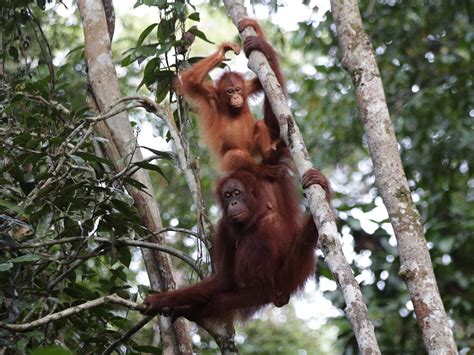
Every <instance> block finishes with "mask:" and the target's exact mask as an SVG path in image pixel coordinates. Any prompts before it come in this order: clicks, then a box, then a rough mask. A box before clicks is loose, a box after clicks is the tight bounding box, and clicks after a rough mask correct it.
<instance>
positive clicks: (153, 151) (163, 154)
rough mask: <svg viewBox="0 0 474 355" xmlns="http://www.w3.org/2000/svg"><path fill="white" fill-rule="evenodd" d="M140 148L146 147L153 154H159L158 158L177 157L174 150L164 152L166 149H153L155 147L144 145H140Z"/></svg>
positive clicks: (169, 158) (172, 158) (171, 158)
mask: <svg viewBox="0 0 474 355" xmlns="http://www.w3.org/2000/svg"><path fill="white" fill-rule="evenodd" d="M140 148H144V149H147V150H149V151H150V152H152V153H153V154H155V155H156V156H158V158H157V159H166V160H174V158H175V156H174V153H173V152H164V151H161V150H156V149H153V148H150V147H145V146H143V145H142V146H140Z"/></svg>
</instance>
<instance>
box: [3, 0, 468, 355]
mask: <svg viewBox="0 0 474 355" xmlns="http://www.w3.org/2000/svg"><path fill="white" fill-rule="evenodd" d="M125 3H127V4H125ZM317 4H319V7H318V6H316V5H317ZM0 6H1V9H0V15H1V18H0V21H1V22H0V24H1V27H0V29H1V30H0V31H1V32H0V47H1V48H0V49H1V56H0V57H1V58H0V59H1V66H0V75H1V83H0V85H1V91H0V115H1V116H0V120H1V121H0V122H1V125H0V141H1V143H2V144H1V146H0V233H1V239H0V284H1V285H2V286H1V289H0V320H1V321H8V322H12V323H15V322H20V321H21V322H27V321H32V320H34V319H36V318H39V317H41V316H44V315H47V314H49V313H53V312H55V311H57V310H60V309H63V308H67V307H70V306H72V305H75V304H79V303H83V302H85V301H87V300H91V299H95V298H97V297H100V296H104V295H108V294H112V293H117V294H119V295H120V296H122V297H124V298H128V299H131V300H137V301H140V300H141V298H142V296H143V294H144V291H145V290H147V289H148V285H149V284H148V280H147V275H146V273H145V272H144V266H143V262H142V258H141V254H140V253H139V251H138V250H137V249H136V248H132V247H124V246H123V245H120V246H118V245H114V244H113V243H112V244H110V243H109V244H104V243H102V239H101V238H108V239H110V240H116V239H120V238H124V237H126V238H131V237H137V236H138V237H140V236H144V235H145V234H146V231H145V230H144V228H143V226H142V223H141V221H140V218H138V214H137V212H136V210H135V208H134V207H133V204H132V201H131V199H130V197H129V195H128V194H127V193H125V192H124V190H123V185H124V184H136V187H138V188H139V187H140V186H139V185H138V184H137V183H136V182H134V180H133V179H132V177H131V176H130V175H129V174H128V173H127V172H125V173H122V174H116V173H113V172H112V170H111V166H112V165H111V163H110V162H109V161H108V160H107V159H106V158H104V157H103V156H101V154H100V153H99V151H100V149H99V148H98V147H100V144H101V143H102V141H103V139H104V138H102V137H98V136H93V135H87V134H86V133H87V132H88V130H89V129H92V128H93V125H92V121H90V120H87V118H90V117H93V116H95V114H94V113H93V112H91V111H90V109H89V105H88V103H87V90H88V88H87V69H86V62H85V59H84V45H83V42H84V40H83V32H82V27H81V21H80V18H79V15H78V12H77V9H76V5H75V4H74V3H73V2H71V1H62V2H61V1H47V2H46V3H45V1H44V0H43V1H40V0H38V1H29V0H20V1H15V0H13V1H11V0H0ZM291 6H293V5H291ZM296 8H298V9H299V8H301V11H300V12H298V15H297V16H296V15H295V18H297V19H298V20H295V21H289V20H288V18H289V17H291V16H289V15H288V11H289V7H288V6H285V5H284V4H283V2H281V1H274V0H272V1H263V2H259V1H252V2H251V4H249V6H248V9H249V11H250V13H251V14H252V16H254V17H256V18H258V19H259V20H260V21H261V22H262V23H263V24H264V25H265V30H266V33H267V34H268V37H269V40H270V42H271V43H272V44H273V46H274V47H275V48H276V49H277V51H278V52H279V53H280V60H281V65H282V68H283V72H284V76H285V77H286V80H287V90H288V93H289V97H290V103H291V108H292V111H293V113H294V115H295V118H296V119H297V122H298V124H299V127H300V130H301V132H302V134H303V136H304V140H305V142H306V145H307V147H308V149H309V151H310V156H311V158H312V161H313V163H314V165H315V166H316V167H318V168H321V169H322V170H323V172H324V173H325V174H326V175H327V176H328V177H329V180H330V181H331V187H332V189H333V191H334V207H335V209H336V210H337V216H338V227H339V231H340V234H341V238H342V241H343V244H344V252H345V255H346V257H347V259H348V261H349V262H350V263H351V266H352V268H353V270H354V273H355V275H357V277H356V278H357V280H358V281H359V282H360V283H361V287H362V291H363V293H364V297H365V300H366V303H367V306H368V309H369V317H370V319H371V320H372V321H373V323H374V325H375V332H376V335H377V339H378V342H379V345H380V349H381V351H382V353H396V354H399V353H404V354H405V353H422V352H423V349H424V347H423V343H422V340H421V336H420V332H419V330H418V327H417V324H416V320H415V318H414V312H413V305H412V303H411V301H410V298H409V296H408V293H407V290H406V286H405V284H404V282H403V281H402V279H401V278H400V277H399V275H398V271H399V266H400V265H399V261H398V251H397V247H396V239H395V237H394V236H393V231H392V229H391V227H390V223H389V221H388V216H387V213H386V211H385V208H384V207H383V204H382V201H381V198H380V197H379V196H378V192H377V189H376V188H375V186H374V177H373V174H372V165H371V164H372V163H371V160H370V157H369V154H368V150H367V145H366V142H365V138H364V132H363V128H362V125H361V122H360V118H359V115H358V111H357V105H356V102H355V95H354V89H353V85H352V83H351V80H350V78H349V77H348V75H347V74H346V72H345V71H344V70H343V68H342V66H341V61H340V52H339V50H338V41H337V36H336V34H335V29H334V25H333V20H332V17H331V12H330V11H328V7H327V6H326V5H325V3H318V2H309V1H303V3H302V4H300V5H298V6H297V7H296ZM360 8H361V13H362V15H363V21H364V24H365V29H366V31H367V33H368V34H369V36H370V38H371V40H372V43H373V46H374V49H375V53H376V56H377V62H378V65H379V69H380V72H381V75H382V79H383V82H384V87H385V93H386V96H387V100H388V104H389V110H390V113H391V118H392V121H393V123H394V125H395V128H396V135H397V138H398V141H399V144H400V153H401V156H402V161H403V164H404V167H405V172H406V174H407V178H408V179H409V184H410V188H411V191H412V196H413V198H414V200H415V202H416V204H417V207H418V209H419V211H420V213H421V216H422V219H423V223H424V228H425V235H426V238H427V242H428V248H429V249H430V253H431V257H432V260H433V266H434V270H435V273H436V277H437V280H438V286H439V289H440V293H441V296H442V299H443V301H444V305H445V307H446V311H447V313H448V316H449V317H450V319H451V321H452V326H453V330H454V334H455V338H456V342H457V346H458V348H459V350H460V353H463V354H464V353H468V352H469V349H471V350H472V348H473V347H474V342H473V339H474V336H473V333H474V319H473V316H472V314H473V313H474V310H473V305H474V271H473V270H474V261H473V258H472V255H473V253H474V241H473V237H474V209H473V208H472V206H473V202H474V176H473V174H472V169H473V164H474V148H473V147H474V134H473V133H474V130H473V128H474V95H473V90H472V85H473V82H472V80H473V79H472V72H473V69H474V68H473V64H472V63H473V58H472V53H473V50H474V30H473V16H474V13H473V9H472V4H471V2H470V1H468V0H462V1H435V0H433V1H426V0H416V1H406V0H367V1H365V0H364V1H361V2H360ZM115 10H116V15H117V17H116V33H115V36H114V42H113V53H114V61H115V63H116V70H117V73H118V75H119V78H120V83H121V90H122V93H123V94H124V95H135V94H136V93H137V91H138V93H139V94H141V95H146V96H149V97H152V98H156V101H157V102H159V103H167V102H170V103H172V104H175V103H176V97H175V95H174V94H173V93H172V92H170V87H171V86H170V85H171V81H172V78H173V76H174V73H175V72H176V67H177V65H178V66H184V65H186V64H185V62H194V61H196V60H197V59H198V58H199V57H202V56H205V55H208V54H209V53H211V52H212V51H213V50H214V48H215V44H216V43H220V42H223V41H239V39H238V33H237V30H236V29H235V27H234V26H233V25H232V24H231V22H230V20H229V19H228V18H227V17H226V15H225V10H224V9H223V8H222V5H221V4H220V3H218V2H216V1H211V2H210V3H209V2H196V3H194V2H192V3H189V2H181V1H177V2H168V1H165V0H138V1H137V2H136V3H135V2H134V1H127V2H124V1H116V3H115ZM293 11H294V10H293ZM298 21H299V22H298ZM193 25H195V26H197V29H196V30H194V32H193V33H194V34H195V36H196V39H195V41H194V43H193V44H192V46H191V48H190V49H189V52H188V53H187V54H186V56H181V55H177V54H176V48H177V47H179V46H182V44H183V43H182V41H180V39H181V35H182V33H183V31H184V30H185V29H189V28H191V26H193ZM175 29H176V30H175ZM180 31H181V32H180ZM210 42H212V43H210ZM229 66H230V67H231V68H234V69H236V70H239V71H246V59H245V57H244V56H243V55H240V56H239V57H237V58H236V59H234V60H233V61H231V62H230V63H229ZM261 101H262V100H261V98H260V99H259V100H255V102H254V104H255V105H254V106H255V113H256V115H257V116H258V115H261V109H260V106H261ZM175 114H177V113H176V112H175ZM130 117H131V118H132V120H133V122H132V125H133V127H134V130H135V132H136V134H137V137H138V145H140V146H141V147H142V150H143V153H144V155H145V156H146V157H149V159H148V160H147V161H146V162H142V163H140V164H135V165H134V166H130V167H129V170H128V171H130V170H131V171H133V169H138V168H141V169H148V170H149V171H150V173H151V174H152V178H153V182H154V185H155V191H156V199H157V201H158V202H159V204H160V208H161V217H162V219H163V225H164V226H165V227H169V228H171V229H173V228H174V229H175V231H172V232H169V233H168V234H167V235H166V237H165V240H166V243H167V244H168V245H170V246H173V247H174V248H176V249H178V250H180V251H181V252H183V253H184V254H186V255H189V256H191V257H193V258H194V259H196V260H197V261H198V263H201V264H203V265H206V263H208V261H209V260H208V255H207V253H206V252H205V248H204V246H203V245H202V243H200V242H199V240H197V239H196V238H194V237H193V236H192V235H186V234H182V233H179V230H180V229H183V230H189V231H193V232H194V233H196V231H197V227H196V212H195V206H193V205H192V204H191V202H190V201H191V198H190V197H189V192H188V187H187V186H186V182H185V180H184V179H183V176H182V173H181V172H180V170H179V169H177V167H176V164H175V163H174V161H173V154H171V153H169V151H170V150H171V145H170V143H169V140H170V137H169V133H168V130H167V128H166V125H165V124H164V122H163V121H161V120H159V119H157V118H156V116H153V115H151V114H149V113H147V112H146V111H145V110H142V109H134V110H132V111H131V112H130ZM185 123H186V126H187V137H186V139H187V141H188V142H189V145H190V149H191V151H192V154H193V155H194V156H199V157H200V177H201V187H202V191H203V195H204V200H205V203H206V207H207V209H208V211H209V216H210V218H211V220H212V221H213V222H215V221H216V220H217V218H218V208H217V206H216V205H215V200H214V197H213V192H212V187H213V182H214V180H215V179H216V177H217V174H216V172H215V171H214V170H213V169H212V168H211V162H209V157H208V155H207V153H206V151H205V150H204V148H203V146H202V144H200V142H199V138H198V133H197V132H198V131H197V123H196V119H195V117H194V116H193V115H190V116H189V120H187V121H186V122H185ZM81 124H82V126H80V125H81ZM84 138H85V139H84ZM75 146H77V147H80V149H77V150H74V147H75ZM145 147H147V148H149V149H147V148H145ZM69 148H70V149H69ZM59 162H60V163H59ZM52 167H53V168H52ZM48 181H49V182H48ZM45 182H48V183H45ZM177 228H179V229H177ZM79 236H80V237H81V238H78V237H79ZM66 238H76V239H75V240H72V239H70V240H67V241H66V242H64V243H62V244H54V245H47V246H45V245H42V246H41V247H37V248H33V247H29V248H27V247H21V245H23V246H25V245H26V246H28V244H30V245H31V244H32V243H44V242H45V241H48V240H59V239H61V240H66ZM172 262H173V267H174V269H175V277H176V279H177V281H178V283H179V284H181V285H184V284H186V283H188V282H195V281H196V279H197V275H196V273H194V272H192V270H191V269H190V268H189V266H188V265H186V264H185V263H183V262H182V261H180V259H178V258H173V259H172ZM342 301H343V300H342V297H341V295H340V293H339V291H338V290H336V284H335V282H334V281H332V276H331V273H330V272H329V270H328V269H327V267H326V266H325V265H324V263H323V262H322V259H320V262H319V263H318V274H317V282H316V283H310V284H309V285H308V287H307V289H306V291H305V293H304V294H303V295H302V296H301V298H300V299H299V300H293V301H292V302H291V304H290V305H289V306H287V307H285V308H281V309H270V308H269V309H267V310H265V311H263V312H262V313H261V314H259V315H258V316H257V319H256V320H252V321H251V322H249V323H248V324H246V325H243V326H240V327H238V329H237V335H236V342H237V345H238V347H239V350H240V351H241V352H242V353H268V354H272V353H282V354H306V353H307V354H312V353H321V354H339V353H342V352H344V353H346V354H351V353H355V352H357V344H356V343H355V339H354V336H353V332H352V329H351V327H350V324H349V322H348V321H347V319H346V318H345V317H344V314H343V311H342V310H343V302H342ZM140 317H141V316H140V315H139V314H138V313H137V312H132V311H130V312H126V311H124V310H123V309H122V308H120V307H116V306H112V305H105V306H102V307H97V308H93V309H90V310H88V311H86V312H83V313H80V314H78V315H74V316H71V317H68V318H64V319H62V320H60V321H58V322H54V323H50V324H49V325H47V326H44V327H41V328H38V329H36V330H33V331H30V332H27V333H15V334H12V333H10V332H8V331H6V330H0V349H5V350H4V351H5V353H15V354H16V353H18V354H20V353H29V352H31V351H35V353H36V354H41V353H51V352H48V351H51V348H50V347H51V346H57V347H59V348H61V349H62V350H59V348H57V349H56V350H57V351H59V352H58V353H69V352H70V353H76V352H86V353H95V352H100V351H101V350H102V349H104V348H106V347H107V346H108V345H109V344H110V343H113V342H114V341H115V340H116V339H117V338H119V337H120V335H121V334H123V333H124V332H125V331H126V330H128V329H129V328H130V327H131V326H132V325H133V324H135V323H136V322H137V321H138V320H139V319H140ZM192 334H193V335H192V340H193V345H194V348H195V351H196V352H197V353H214V352H216V345H215V344H214V342H213V341H212V340H211V339H210V338H209V336H208V335H207V334H206V333H205V332H203V331H201V330H199V329H198V328H197V327H193V328H192ZM150 344H152V345H153V346H150ZM160 346H161V345H160V342H159V339H158V338H157V332H156V330H154V328H153V327H152V326H151V325H148V326H147V327H145V328H144V329H143V330H142V331H140V332H138V333H137V334H136V335H134V337H133V338H132V339H131V340H129V341H128V342H127V343H126V344H124V345H122V346H121V347H120V348H119V351H120V353H140V352H153V351H155V352H156V351H157V352H159V350H160ZM41 349H43V350H41ZM0 351H2V350H0Z"/></svg>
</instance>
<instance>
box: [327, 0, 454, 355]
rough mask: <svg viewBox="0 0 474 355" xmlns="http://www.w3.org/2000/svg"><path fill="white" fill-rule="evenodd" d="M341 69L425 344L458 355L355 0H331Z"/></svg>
mask: <svg viewBox="0 0 474 355" xmlns="http://www.w3.org/2000/svg"><path fill="white" fill-rule="evenodd" d="M331 8H332V13H333V17H334V21H335V24H336V30H337V33H338V37H339V41H340V47H341V49H342V64H343V66H344V67H345V68H346V70H347V71H348V73H349V74H350V76H351V78H352V82H353V84H354V87H355V89H356V95H357V103H358V106H359V110H360V113H361V118H362V122H363V125H364V129H365V132H366V134H367V141H368V145H369V150H370V154H371V156H372V161H373V164H374V174H375V183H376V185H377V187H378V189H379V192H380V195H381V196H382V199H383V201H384V204H385V206H386V208H387V210H388V214H389V216H390V221H391V223H392V226H393V230H394V231H395V236H396V237H397V241H398V248H399V250H400V264H401V267H400V275H401V276H402V277H403V278H404V279H405V282H406V284H407V286H408V291H409V293H410V297H411V300H412V302H413V305H414V308H415V313H416V318H417V320H418V324H419V326H420V329H421V331H422V334H423V341H424V344H425V347H426V349H427V350H428V352H429V353H430V354H456V353H457V349H456V345H455V342H454V338H453V333H452V330H451V327H450V326H449V322H448V317H447V315H446V311H445V310H444V306H443V303H442V301H441V297H440V294H439V290H438V286H437V283H436V279H435V276H434V272H433V266H432V263H431V258H430V254H429V252H428V249H427V247H426V240H425V236H424V234H423V226H422V223H421V219H420V215H419V213H418V211H417V209H416V207H415V204H414V203H413V200H412V198H411V195H410V190H409V187H408V182H407V179H406V176H405V172H404V170H403V166H402V162H401V159H400V154H399V152H398V145H397V140H396V137H395V133H394V128H393V125H392V122H391V121H390V115H389V112H388V107H387V103H386V99H385V93H384V89H383V85H382V80H381V78H380V73H379V69H378V66H377V63H376V61H375V56H374V52H373V48H372V45H371V43H370V40H369V37H368V36H367V34H366V32H365V31H364V27H363V24H362V19H361V17H360V12H359V7H358V3H357V1H356V0H345V1H342V0H331Z"/></svg>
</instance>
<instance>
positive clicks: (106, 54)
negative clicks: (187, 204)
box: [79, 0, 192, 354]
mask: <svg viewBox="0 0 474 355" xmlns="http://www.w3.org/2000/svg"><path fill="white" fill-rule="evenodd" d="M79 11H80V14H81V18H82V24H83V28H84V37H85V56H86V59H87V64H88V70H89V72H88V78H89V84H90V86H91V90H92V93H93V96H94V100H95V104H96V106H97V108H98V109H99V111H101V112H103V111H105V110H106V109H107V108H108V107H109V106H111V105H112V104H113V103H114V102H116V101H117V100H118V99H119V98H120V97H121V93H120V88H119V83H118V78H117V74H116V72H115V67H114V64H113V61H112V52H111V38H110V35H109V27H108V25H109V26H110V21H109V23H108V22H107V19H106V16H105V11H104V7H103V4H102V2H101V1H87V0H80V1H79ZM98 129H99V132H100V133H102V134H103V135H104V136H105V137H106V138H108V139H109V144H107V148H106V149H107V154H108V155H109V157H110V158H111V160H112V162H113V163H114V164H115V168H116V170H117V171H121V170H123V169H124V168H125V167H127V166H128V164H129V163H130V162H135V161H140V160H143V157H142V155H141V152H140V150H139V149H136V139H135V136H134V134H133V130H132V128H131V126H130V123H129V120H128V115H127V113H126V112H123V113H120V114H118V115H117V116H115V117H113V118H111V119H108V120H107V121H105V122H103V123H102V124H101V125H100V126H99V125H98ZM133 178H134V179H136V180H137V181H139V182H141V183H142V184H143V185H145V186H146V192H142V191H139V190H137V189H135V188H133V187H131V186H128V187H127V189H128V191H129V192H130V194H131V196H132V198H133V200H134V202H135V206H136V207H137V208H138V210H139V213H140V215H141V216H142V218H143V222H144V224H145V225H146V226H147V228H148V229H149V230H150V231H152V232H158V231H160V230H161V229H162V222H161V217H160V212H159V206H158V203H157V202H156V200H155V199H154V197H153V196H154V192H153V187H152V184H151V180H150V177H149V175H148V172H147V171H145V170H143V169H140V170H138V171H137V172H136V173H135V174H134V175H133ZM152 241H154V242H156V243H159V244H162V240H161V237H160V236H159V235H158V234H157V235H156V237H154V239H152ZM142 253H143V257H144V261H145V266H146V269H147V272H148V276H149V278H150V284H151V286H152V288H153V289H155V290H167V289H173V288H175V287H176V285H175V282H174V280H173V276H172V273H171V266H170V261H169V257H168V256H167V255H166V254H164V253H161V252H156V251H152V250H149V249H142ZM158 321H159V325H160V331H161V339H162V341H163V353H164V354H191V353H192V346H191V341H190V338H189V331H188V330H187V327H186V324H185V323H184V320H177V321H176V322H175V323H174V324H171V322H170V318H167V317H159V318H158Z"/></svg>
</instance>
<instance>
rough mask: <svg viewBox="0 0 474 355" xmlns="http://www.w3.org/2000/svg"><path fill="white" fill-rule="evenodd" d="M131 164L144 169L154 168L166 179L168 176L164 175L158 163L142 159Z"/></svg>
mask: <svg viewBox="0 0 474 355" xmlns="http://www.w3.org/2000/svg"><path fill="white" fill-rule="evenodd" d="M133 165H136V166H139V167H140V168H143V169H146V170H154V171H156V172H158V173H159V174H160V175H161V176H163V177H164V178H165V180H166V181H168V178H167V177H166V176H165V173H164V172H163V170H161V168H160V167H159V166H158V165H155V164H150V163H148V162H144V161H139V162H136V163H134V164H133Z"/></svg>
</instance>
